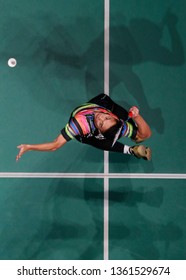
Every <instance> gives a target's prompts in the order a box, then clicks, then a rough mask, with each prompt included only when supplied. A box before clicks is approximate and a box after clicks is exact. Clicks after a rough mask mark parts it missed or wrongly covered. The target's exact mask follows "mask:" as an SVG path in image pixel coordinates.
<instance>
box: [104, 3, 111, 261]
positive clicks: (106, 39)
mask: <svg viewBox="0 0 186 280" xmlns="http://www.w3.org/2000/svg"><path fill="white" fill-rule="evenodd" d="M109 21H110V0H105V1H104V93H105V94H108V95H109V24H110V22H109ZM108 174H109V153H108V152H107V151H104V242H103V247H104V248H103V254H104V260H108V259H109V177H108Z"/></svg>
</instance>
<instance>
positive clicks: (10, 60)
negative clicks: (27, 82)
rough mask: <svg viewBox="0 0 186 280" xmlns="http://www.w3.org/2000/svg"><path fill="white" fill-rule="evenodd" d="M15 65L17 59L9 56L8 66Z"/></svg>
mask: <svg viewBox="0 0 186 280" xmlns="http://www.w3.org/2000/svg"><path fill="white" fill-rule="evenodd" d="M16 65H17V60H16V59H15V58H10V59H9V60H8V66H10V67H15V66H16Z"/></svg>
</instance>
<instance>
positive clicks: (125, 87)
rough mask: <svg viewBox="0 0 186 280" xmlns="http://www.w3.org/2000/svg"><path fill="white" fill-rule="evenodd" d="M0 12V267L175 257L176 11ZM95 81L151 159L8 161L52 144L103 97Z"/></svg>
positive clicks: (4, 4)
mask: <svg viewBox="0 0 186 280" xmlns="http://www.w3.org/2000/svg"><path fill="white" fill-rule="evenodd" d="M139 2H140V3H139ZM105 3H107V4H110V10H109V11H107V10H106V7H105ZM0 7H1V19H0V23H1V24H0V39H1V45H0V73H1V75H0V101H1V102H0V118H1V129H0V139H1V149H0V157H1V164H0V242H1V247H0V259H1V260H12V259H16V260H19V259H24V260H26V259H28V260H30V259H32V260H33V259H36V260H39V259H44V260H49V259H52V260H55V259H58V260H60V259H61V260H64V259H66V260H68V259H69V260H72V259H77V260H83V259H90V260H102V259H107V257H108V258H109V259H112V260H113V259H117V260H122V259H124V260H127V259H129V260H135V259H138V260H140V259H164V260H167V259H176V260H185V259H186V222H185V221H186V208H185V200H186V183H185V178H186V175H185V174H186V164H185V159H186V158H185V154H186V151H185V137H186V130H185V117H184V112H185V104H186V79H185V73H186V66H185V48H186V47H185V46H186V37H185V29H186V18H185V10H186V2H185V1H184V0H178V1H176V2H175V1H172V0H165V1H160V0H156V1H153V0H148V1H147V0H141V1H137V0H125V1H123V0H116V1H115V0H110V1H109V0H105V1H104V0H97V1H94V0H90V1H87V0H68V1H67V0H61V1H60V0H54V1H44V0H39V1H36V0H33V1H32V2H29V1H23V0H19V1H18V0H14V1H13V2H12V1H10V0H6V1H0ZM107 12H108V13H109V15H110V17H109V21H108V22H107V24H108V25H109V35H110V36H109V37H107V38H105V34H106V32H107V31H108V30H106V29H105V25H104V24H105V18H106V17H105V16H104V15H106V14H107ZM105 40H108V41H107V44H105ZM108 47H109V53H110V56H109V61H106V58H105V52H106V51H108ZM10 57H15V58H16V59H17V66H16V67H14V68H10V67H8V65H7V61H8V59H9V58H10ZM105 65H107V66H106V68H105ZM106 72H107V74H109V83H108V84H107V86H108V88H109V95H110V96H111V98H113V100H114V101H116V102H117V103H119V104H120V105H123V106H124V107H125V108H126V109H129V108H130V106H132V105H137V106H139V108H140V110H141V114H142V115H143V116H144V118H145V119H146V120H147V121H148V122H149V124H150V126H151V128H152V132H153V134H152V137H151V138H150V139H149V140H147V141H146V145H149V146H150V147H151V148H152V151H153V157H152V161H151V162H146V161H143V160H138V159H136V158H135V157H131V156H128V155H122V154H116V153H115V154H114V153H110V154H109V157H108V161H106V157H105V153H104V152H103V151H100V150H97V149H94V148H92V147H90V146H86V145H81V144H79V143H78V142H77V141H71V142H69V143H68V144H67V145H65V146H64V147H63V148H62V149H61V150H58V151H56V152H54V153H36V152H30V153H28V154H25V155H24V156H23V158H21V160H20V161H19V162H16V161H15V157H16V154H17V149H16V146H17V145H19V144H21V143H43V142H48V141H51V140H53V139H55V138H56V137H57V136H58V135H59V134H60V130H61V129H62V128H63V127H64V126H65V124H66V123H67V121H68V119H69V116H70V113H71V111H72V110H73V109H74V108H75V107H77V106H78V105H80V104H81V103H83V102H86V101H88V100H89V99H90V98H92V97H94V96H95V95H97V94H98V93H101V92H104V90H105V73H106ZM121 141H122V142H123V143H126V144H128V145H133V144H134V143H133V142H131V141H130V140H128V139H127V140H126V139H122V140H121ZM105 166H108V171H105ZM25 174H27V176H25ZM42 174H43V175H42ZM135 174H136V176H135ZM165 175H166V176H165ZM173 175H174V179H173V178H172V177H173ZM140 176H143V179H140V178H141V177H140ZM171 178H172V179H171ZM107 179H108V181H107ZM107 183H108V190H107V189H106V188H105V186H106V184H107ZM107 211H108V212H107ZM107 214H108V216H107ZM107 225H108V240H105V229H106V228H107ZM105 244H107V247H106V248H105Z"/></svg>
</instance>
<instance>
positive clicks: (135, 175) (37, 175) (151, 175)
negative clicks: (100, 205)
mask: <svg viewBox="0 0 186 280" xmlns="http://www.w3.org/2000/svg"><path fill="white" fill-rule="evenodd" d="M0 178H33V179H34V178H51V179H52V178H54V179H57V178H64V179H65V178H66V179H68V178H69V179H70V178H77V179H78V178H79V179H81V178H82V179H83V178H84V179H86V178H98V179H106V180H107V179H186V174H185V173H105V172H104V173H43V172H41V173H35V172H34V173H32V172H21V173H20V172H0Z"/></svg>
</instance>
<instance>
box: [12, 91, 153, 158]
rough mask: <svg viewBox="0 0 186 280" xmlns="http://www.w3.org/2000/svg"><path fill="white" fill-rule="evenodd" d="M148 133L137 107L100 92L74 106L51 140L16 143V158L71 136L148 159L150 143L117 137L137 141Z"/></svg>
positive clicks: (49, 147)
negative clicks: (125, 105) (63, 125)
mask: <svg viewBox="0 0 186 280" xmlns="http://www.w3.org/2000/svg"><path fill="white" fill-rule="evenodd" d="M150 136H151V129H150V127H149V125H148V124H147V122H146V121H145V120H144V119H143V117H142V116H141V115H140V114H139V109H138V108H137V107H135V106H133V107H131V108H130V110H129V112H128V111H127V110H125V109H124V108H123V107H121V106H120V105H118V104H116V103H115V102H114V101H113V100H112V99H111V98H110V97H109V96H108V95H106V94H103V93H102V94H99V95H98V96H96V97H94V98H93V99H91V100H90V101H88V102H87V103H85V104H82V105H81V106H78V107H77V108H75V109H74V111H73V112H72V113H71V116H70V119H69V121H68V123H67V124H66V126H65V127H64V128H63V129H62V130H61V131H60V133H59V135H58V136H57V138H56V139H55V140H54V141H52V142H47V143H42V144H21V145H19V146H17V148H18V149H19V153H18V155H17V157H16V160H17V161H18V160H19V159H20V158H21V157H22V155H23V154H24V153H26V152H28V151H56V150H58V149H59V148H61V147H62V146H64V145H65V144H66V143H67V142H69V141H71V140H72V139H76V140H77V141H79V142H80V143H82V144H87V145H91V146H93V147H95V148H97V149H101V150H105V151H110V152H118V153H123V154H128V155H132V156H135V157H137V158H142V159H144V160H151V149H150V148H149V147H146V146H144V145H141V144H140V145H132V146H128V145H124V144H123V143H121V142H120V141H119V139H120V138H122V137H127V138H130V139H131V140H132V141H134V142H135V143H140V142H143V141H144V140H146V139H148V138H149V137H150Z"/></svg>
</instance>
